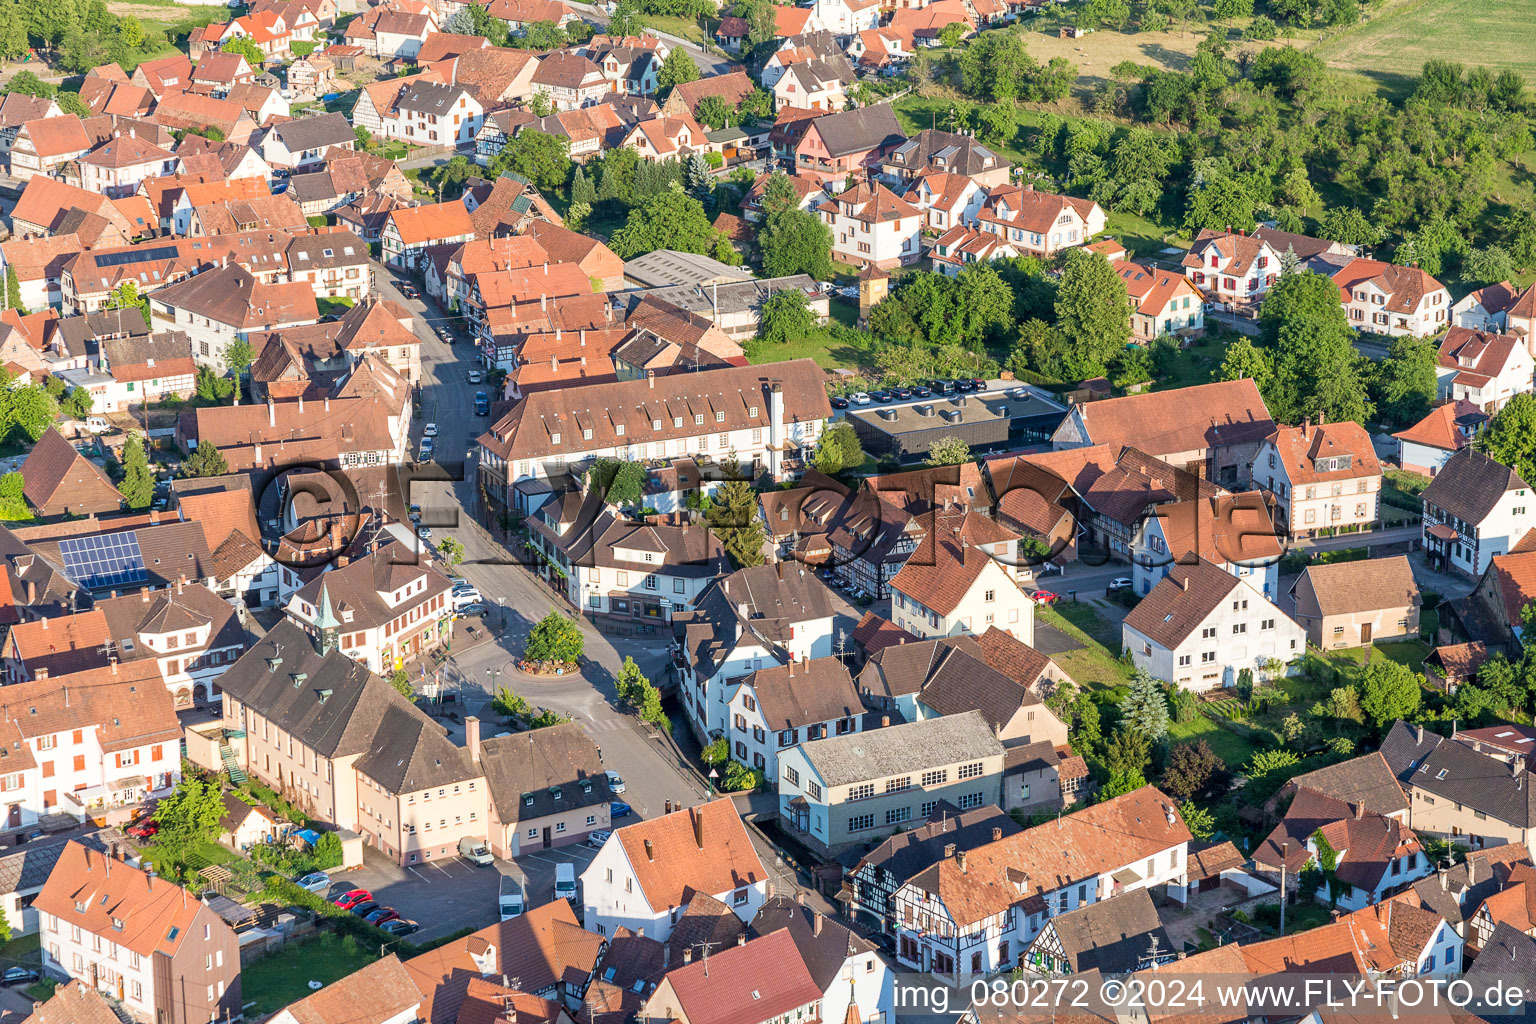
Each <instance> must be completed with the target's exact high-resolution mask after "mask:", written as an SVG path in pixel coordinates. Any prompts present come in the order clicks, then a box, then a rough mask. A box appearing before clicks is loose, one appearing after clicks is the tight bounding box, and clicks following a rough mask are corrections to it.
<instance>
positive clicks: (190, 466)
mask: <svg viewBox="0 0 1536 1024" xmlns="http://www.w3.org/2000/svg"><path fill="white" fill-rule="evenodd" d="M228 472H229V460H227V459H225V458H224V453H223V452H221V451H219V450H218V449H217V448H215V447H214V446H213V442H212V441H210V440H208V439H207V438H206V437H205V438H203V439H202V440H200V441H198V442H197V450H196V451H194V452H193V453H192V454H191V455H189V456H187V458H186V461H184V462H183V463H182V464H181V475H182V476H185V477H198V476H223V475H224V474H226V473H228Z"/></svg>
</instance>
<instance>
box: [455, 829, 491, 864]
mask: <svg viewBox="0 0 1536 1024" xmlns="http://www.w3.org/2000/svg"><path fill="white" fill-rule="evenodd" d="M459 856H460V857H463V858H464V859H465V860H467V861H470V862H471V863H474V864H478V865H479V866H480V867H485V866H486V865H487V864H491V863H494V861H495V858H493V857H492V856H491V848H490V847H489V846H487V845H485V840H484V839H476V838H475V837H474V836H465V837H464V838H463V839H460V840H459Z"/></svg>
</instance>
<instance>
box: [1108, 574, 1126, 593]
mask: <svg viewBox="0 0 1536 1024" xmlns="http://www.w3.org/2000/svg"><path fill="white" fill-rule="evenodd" d="M1109 589H1110V590H1129V589H1131V578H1130V577H1129V576H1116V577H1115V578H1114V579H1112V580H1110V581H1109Z"/></svg>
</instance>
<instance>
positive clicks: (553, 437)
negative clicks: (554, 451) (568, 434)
mask: <svg viewBox="0 0 1536 1024" xmlns="http://www.w3.org/2000/svg"><path fill="white" fill-rule="evenodd" d="M549 443H550V444H559V443H560V435H559V433H554V434H550V435H549Z"/></svg>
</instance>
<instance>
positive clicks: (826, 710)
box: [732, 658, 864, 732]
mask: <svg viewBox="0 0 1536 1024" xmlns="http://www.w3.org/2000/svg"><path fill="white" fill-rule="evenodd" d="M739 685H740V686H750V687H752V690H753V692H754V693H755V694H756V695H757V703H758V707H759V708H761V709H762V712H763V720H764V721H765V722H767V724H768V730H769V731H770V732H781V731H784V730H786V729H798V728H802V727H804V726H807V725H812V724H814V723H816V722H829V721H832V720H834V719H840V718H855V717H858V716H860V715H862V714H863V713H864V707H863V705H862V704H860V703H859V691H858V690H857V689H856V688H855V687H854V685H853V678H852V677H851V676H849V675H848V669H847V668H846V667H845V666H844V665H843V663H842V662H841V661H839V660H838V659H836V658H816V659H815V660H813V661H803V662H800V663H799V664H796V663H794V662H791V663H789V664H788V665H775V666H774V667H772V668H763V669H758V670H757V671H756V672H753V673H751V674H750V675H748V676H747V677H746V678H744V679H742V680H741V682H740V684H739ZM734 690H735V688H734V687H733V688H732V692H733V694H734Z"/></svg>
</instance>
